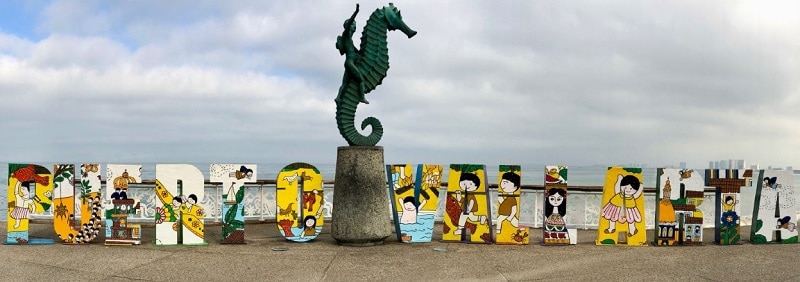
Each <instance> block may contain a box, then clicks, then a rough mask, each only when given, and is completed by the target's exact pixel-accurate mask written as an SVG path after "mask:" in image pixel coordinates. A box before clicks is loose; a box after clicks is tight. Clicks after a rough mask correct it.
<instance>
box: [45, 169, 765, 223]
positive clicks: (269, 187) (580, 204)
mask: <svg viewBox="0 0 800 282" xmlns="http://www.w3.org/2000/svg"><path fill="white" fill-rule="evenodd" d="M104 184H105V183H104ZM76 185H77V186H76V187H79V186H80V184H79V182H77V183H76ZM244 186H245V195H246V196H245V199H244V207H245V208H244V210H245V212H244V213H245V220H247V221H273V220H275V213H276V211H277V207H276V206H275V205H276V201H275V192H276V185H275V180H259V181H257V182H255V183H247V184H245V185H244ZM154 187H155V181H152V180H145V181H142V183H136V184H130V185H129V188H128V197H129V198H134V199H137V200H139V201H140V207H141V208H140V210H139V213H138V214H137V215H135V216H131V217H129V220H131V221H133V222H141V223H146V222H155V219H154V213H155V207H156V201H158V199H157V198H156V197H155V193H154V192H153V191H154ZM387 187H388V186H387ZM442 187H443V188H444V187H447V183H443V184H442ZM323 189H324V193H323V197H324V202H323V215H324V216H325V218H326V219H330V217H331V211H332V209H333V204H334V202H333V193H335V189H334V182H333V181H331V182H325V183H324V184H323ZM387 189H388V188H387ZM489 190H490V192H489V193H490V199H491V201H490V202H491V206H492V210H493V214H496V211H497V206H498V204H497V202H496V201H497V200H496V199H497V185H496V184H490V186H489ZM445 193H446V189H440V195H439V196H440V198H439V199H440V201H439V208H438V210H437V214H436V220H437V221H441V220H442V219H443V213H444V210H445V208H444V206H445V202H446V201H444V200H441V199H445V198H444V197H445ZM568 193H569V197H568V198H567V199H568V201H567V203H568V204H567V214H566V216H565V221H566V222H567V223H568V225H569V226H572V227H575V228H583V229H594V228H597V225H598V221H599V212H600V210H601V208H602V206H603V203H601V201H602V187H599V186H570V187H569V188H568ZM222 194H223V187H222V183H218V182H210V181H206V182H205V196H204V197H203V198H202V199H201V200H199V204H200V205H201V206H202V207H203V208H204V209H205V210H206V221H207V222H209V221H210V222H215V223H219V222H221V220H222V219H221V214H222V213H221V210H222V202H223V199H222ZM643 197H645V199H644V200H645V206H644V209H642V210H643V212H644V213H645V215H644V216H645V221H646V222H645V224H646V225H647V228H648V229H650V228H653V227H654V226H653V225H654V220H653V218H654V215H655V197H656V194H655V189H654V188H645V191H644V193H643ZM713 198H714V189H713V188H707V189H706V190H705V191H704V201H703V202H704V203H705V204H704V205H700V206H698V208H699V209H700V210H701V211H702V212H703V215H704V225H705V226H706V227H713V226H714V219H713V216H714V205H713V203H714V200H713ZM386 203H387V204H386V207H387V217H389V218H391V207H390V206H389V203H391V202H390V201H389V200H388V199H387V202H386ZM77 205H80V203H79V202H76V209H75V210H76V211H77V212H78V213H79V211H80V207H77ZM520 205H521V207H520V223H521V224H522V225H527V226H531V227H541V226H542V224H543V222H544V218H543V212H542V210H543V208H544V187H543V186H541V185H523V186H522V189H521V195H520ZM104 206H110V200H106V201H105V202H104ZM52 216H53V215H52V211H49V212H47V213H45V214H39V215H32V218H34V219H48V218H52ZM79 217H80V215H79V214H78V215H76V218H79ZM742 223H743V224H745V225H747V224H749V223H750V221H749V217H746V216H743V217H742Z"/></svg>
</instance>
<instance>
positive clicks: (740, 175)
mask: <svg viewBox="0 0 800 282" xmlns="http://www.w3.org/2000/svg"><path fill="white" fill-rule="evenodd" d="M723 173H724V175H722V174H723ZM752 177H753V172H752V171H751V170H749V169H748V170H737V169H729V170H723V171H720V170H718V169H707V170H706V177H705V185H706V186H712V187H716V191H715V193H714V195H715V197H714V198H715V199H714V201H715V202H716V206H715V207H716V209H715V210H716V212H715V215H716V216H715V218H716V219H715V222H714V226H715V228H714V243H717V244H719V245H737V244H741V242H740V239H741V234H740V229H739V225H740V222H739V216H740V215H741V214H742V213H741V211H740V208H739V206H741V205H740V204H739V202H740V195H741V189H742V186H749V185H748V183H750V179H751V178H752Z"/></svg>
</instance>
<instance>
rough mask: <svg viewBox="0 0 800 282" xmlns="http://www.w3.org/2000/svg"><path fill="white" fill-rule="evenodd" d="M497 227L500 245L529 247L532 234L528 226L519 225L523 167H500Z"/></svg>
mask: <svg viewBox="0 0 800 282" xmlns="http://www.w3.org/2000/svg"><path fill="white" fill-rule="evenodd" d="M497 183H499V184H498V185H497V186H498V187H497V223H496V224H497V227H496V228H495V230H497V231H496V233H497V237H496V238H495V242H496V243H498V244H513V245H523V244H524V245H527V244H528V243H529V242H530V238H528V237H529V236H530V232H529V228H528V227H527V226H521V225H519V215H520V212H519V208H520V207H521V206H522V205H521V202H520V200H521V197H520V189H522V186H521V185H522V167H520V166H518V165H500V167H499V170H498V174H497Z"/></svg>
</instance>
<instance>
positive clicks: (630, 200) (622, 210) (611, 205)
mask: <svg viewBox="0 0 800 282" xmlns="http://www.w3.org/2000/svg"><path fill="white" fill-rule="evenodd" d="M643 190H644V189H641V182H640V181H639V178H636V176H633V175H625V176H623V175H621V174H620V175H619V176H617V182H616V184H614V192H615V193H616V194H614V196H613V197H611V199H610V200H609V201H608V203H607V204H606V205H605V207H603V218H605V219H608V221H609V222H608V229H606V230H605V233H606V234H611V233H614V231H616V226H617V222H619V223H623V224H624V223H627V224H628V236H633V235H636V233H638V232H639V230H637V229H636V223H637V222H642V213H641V212H640V211H639V208H638V207H636V199H638V198H639V196H641V195H642V191H643Z"/></svg>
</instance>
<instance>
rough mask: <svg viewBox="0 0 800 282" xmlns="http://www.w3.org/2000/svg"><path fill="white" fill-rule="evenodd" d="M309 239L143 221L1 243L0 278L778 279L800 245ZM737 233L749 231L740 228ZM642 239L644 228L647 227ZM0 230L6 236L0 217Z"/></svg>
mask: <svg viewBox="0 0 800 282" xmlns="http://www.w3.org/2000/svg"><path fill="white" fill-rule="evenodd" d="M325 224H326V226H325V229H324V230H325V231H324V232H323V233H322V234H321V235H320V236H319V237H318V238H317V239H316V240H315V241H313V242H311V243H292V242H287V241H285V240H284V239H283V238H282V237H281V236H280V234H279V233H278V230H277V227H276V226H275V224H274V223H263V222H262V223H260V222H248V224H247V225H246V227H245V228H246V235H245V238H246V239H247V240H248V242H249V244H246V245H221V244H219V243H218V240H219V238H220V237H221V233H222V231H221V229H222V228H221V227H220V226H219V225H216V226H215V225H212V224H209V225H207V226H206V237H205V238H206V241H208V242H209V245H208V246H191V247H190V246H169V247H164V246H154V245H152V240H153V237H154V234H155V231H154V228H153V227H152V226H145V228H144V230H143V234H144V236H143V237H144V238H143V244H142V245H140V246H105V245H103V244H102V238H98V240H96V241H97V242H96V243H93V244H91V245H87V246H76V245H61V244H55V245H29V246H16V245H1V246H0V275H2V278H0V279H2V280H6V281H11V280H12V279H13V281H34V280H36V281H51V280H70V281H76V280H83V281H101V280H102V281H129V280H145V281H163V280H170V281H190V280H194V281H231V280H237V281H288V280H294V281H376V280H379V281H394V280H407V281H440V280H481V281H529V280H543V279H548V280H549V279H568V280H579V281H586V280H600V279H601V280H624V281H641V280H657V281H661V280H663V281H674V280H683V281H697V280H711V281H723V280H724V281H747V280H767V281H787V280H798V279H800V277H798V274H797V273H796V272H794V269H796V268H797V266H798V261H800V245H798V244H793V245H752V244H750V243H748V242H745V243H744V244H743V245H740V246H716V245H713V243H711V242H712V239H713V238H712V237H713V230H710V229H706V233H705V234H706V236H705V241H706V242H707V243H706V245H705V246H698V247H652V246H648V247H623V246H595V245H594V237H595V232H596V231H595V230H579V232H578V238H579V241H578V242H579V244H578V245H575V246H564V247H542V246H540V245H538V240H541V229H536V230H533V231H532V233H533V234H532V237H533V238H532V239H531V241H532V242H533V241H535V242H536V243H533V244H531V245H527V246H507V245H482V244H461V243H443V242H439V241H438V240H439V239H440V238H441V234H440V233H441V226H437V229H436V230H437V234H438V235H435V236H434V242H432V243H425V244H403V243H399V242H397V241H396V240H395V237H394V236H392V237H390V238H389V240H387V241H386V243H385V244H384V245H381V246H374V247H344V246H339V245H337V244H336V242H335V240H333V239H332V238H331V236H330V233H329V232H328V231H327V230H330V226H329V224H331V222H326V223H325ZM742 231H743V234H744V236H743V238H748V237H749V233H748V232H749V230H748V229H747V228H743V230H742ZM54 234H55V233H54V232H53V230H52V227H51V225H50V223H49V222H47V221H38V222H34V223H33V224H32V225H31V235H32V237H53V236H54ZM648 235H649V236H652V230H648ZM0 236H2V238H5V236H6V224H5V222H3V224H2V229H0Z"/></svg>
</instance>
